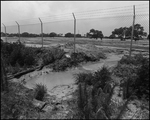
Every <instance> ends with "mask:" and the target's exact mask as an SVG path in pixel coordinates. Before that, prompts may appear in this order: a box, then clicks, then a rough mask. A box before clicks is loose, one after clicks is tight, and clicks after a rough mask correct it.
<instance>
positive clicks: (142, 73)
mask: <svg viewBox="0 0 150 120" xmlns="http://www.w3.org/2000/svg"><path fill="white" fill-rule="evenodd" d="M114 75H115V76H116V77H119V78H120V79H121V81H118V82H117V81H116V80H115V78H113V77H112V76H114ZM76 84H78V94H77V96H78V104H77V105H78V111H77V113H78V119H122V118H128V115H127V108H128V106H129V105H130V104H131V102H132V101H135V100H136V101H140V105H139V104H138V105H137V106H139V108H140V109H141V110H140V111H138V112H136V113H134V114H133V115H132V116H131V117H129V118H130V119H132V118H136V119H137V118H140V119H149V112H145V113H144V112H143V110H146V111H149V108H147V105H148V104H149V102H148V101H149V60H148V59H147V58H144V57H143V56H142V55H141V54H139V55H136V56H134V57H132V58H131V59H129V57H128V56H127V57H123V58H122V59H121V60H120V61H119V63H118V66H117V67H116V68H114V70H113V71H112V72H110V71H109V69H108V68H106V67H103V68H102V69H100V70H98V71H96V72H95V73H79V74H77V75H76ZM115 88H119V89H120V90H121V91H122V92H123V94H120V93H119V91H118V95H117V96H120V97H121V99H122V102H119V103H116V102H114V101H113V99H114V97H113V96H114V95H115V93H114V90H115ZM139 88H140V89H139ZM117 96H116V99H117ZM112 98H113V99H112ZM143 103H144V104H145V105H143ZM131 112H132V111H131ZM137 113H138V115H137ZM135 114H136V117H135Z"/></svg>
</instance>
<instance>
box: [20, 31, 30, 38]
mask: <svg viewBox="0 0 150 120" xmlns="http://www.w3.org/2000/svg"><path fill="white" fill-rule="evenodd" d="M21 36H22V37H29V33H28V32H24V33H22V34H21Z"/></svg>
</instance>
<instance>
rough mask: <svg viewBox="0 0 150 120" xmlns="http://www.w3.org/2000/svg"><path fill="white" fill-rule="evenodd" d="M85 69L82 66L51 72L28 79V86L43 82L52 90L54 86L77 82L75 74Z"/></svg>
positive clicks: (31, 86)
mask: <svg viewBox="0 0 150 120" xmlns="http://www.w3.org/2000/svg"><path fill="white" fill-rule="evenodd" d="M83 71H84V70H82V69H81V68H80V69H79V68H75V69H71V70H69V71H65V72H50V73H49V74H46V75H41V76H40V77H38V78H33V79H31V80H29V81H27V83H26V87H28V88H33V87H34V86H35V84H36V83H42V84H44V85H46V86H47V88H48V90H51V89H52V88H53V87H54V86H58V85H68V84H73V83H74V82H75V79H74V74H76V73H79V72H83Z"/></svg>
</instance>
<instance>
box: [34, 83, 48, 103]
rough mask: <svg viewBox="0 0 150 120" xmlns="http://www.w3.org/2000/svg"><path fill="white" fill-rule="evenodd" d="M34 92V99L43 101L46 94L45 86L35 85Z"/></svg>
mask: <svg viewBox="0 0 150 120" xmlns="http://www.w3.org/2000/svg"><path fill="white" fill-rule="evenodd" d="M34 91H35V99H37V100H40V101H43V99H44V96H45V94H46V93H47V88H46V86H45V85H42V84H36V86H35V88H34Z"/></svg>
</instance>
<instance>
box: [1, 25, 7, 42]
mask: <svg viewBox="0 0 150 120" xmlns="http://www.w3.org/2000/svg"><path fill="white" fill-rule="evenodd" d="M2 24H3V23H2ZM3 25H4V24H3ZM4 28H5V40H6V42H7V33H6V26H5V25H4Z"/></svg>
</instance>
